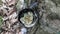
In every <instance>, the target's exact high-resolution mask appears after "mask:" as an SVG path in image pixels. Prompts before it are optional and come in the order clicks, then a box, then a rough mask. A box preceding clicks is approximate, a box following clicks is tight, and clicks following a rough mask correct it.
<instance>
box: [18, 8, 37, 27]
mask: <svg viewBox="0 0 60 34" xmlns="http://www.w3.org/2000/svg"><path fill="white" fill-rule="evenodd" d="M27 12H32V13H33V20H32V23H31V24H30V25H26V24H23V23H22V22H21V21H20V18H21V17H23V16H24V13H27ZM35 14H36V15H35ZM37 20H38V15H37V13H36V12H35V11H34V10H32V9H30V8H26V9H23V10H21V11H19V13H18V21H19V22H20V23H22V24H23V25H24V26H25V27H32V26H34V25H35V24H36V22H37Z"/></svg>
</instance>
